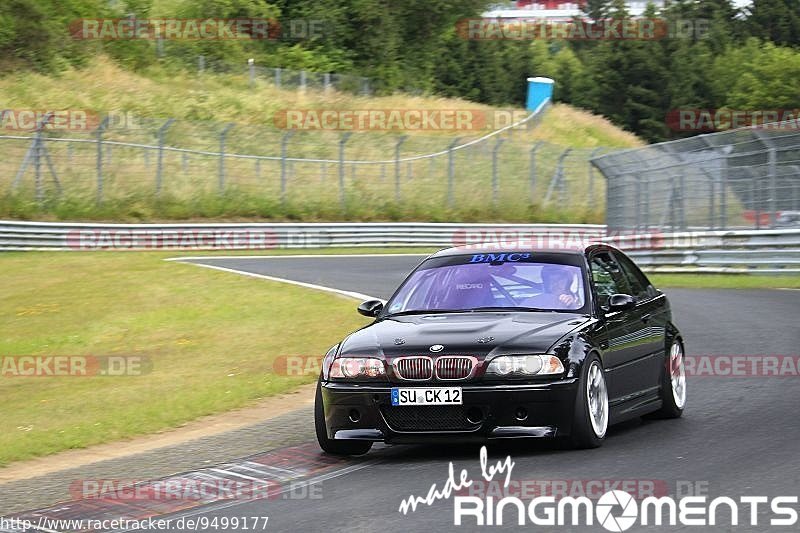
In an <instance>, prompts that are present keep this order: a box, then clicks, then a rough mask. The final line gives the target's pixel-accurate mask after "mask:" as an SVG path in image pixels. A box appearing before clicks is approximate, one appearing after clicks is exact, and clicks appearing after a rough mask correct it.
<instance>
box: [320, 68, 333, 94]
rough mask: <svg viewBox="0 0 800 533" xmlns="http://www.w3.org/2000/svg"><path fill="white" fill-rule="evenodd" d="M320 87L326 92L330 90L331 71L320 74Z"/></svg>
mask: <svg viewBox="0 0 800 533" xmlns="http://www.w3.org/2000/svg"><path fill="white" fill-rule="evenodd" d="M322 88H323V90H324V91H325V92H326V93H327V92H330V90H331V73H330V72H326V73H325V74H323V76H322Z"/></svg>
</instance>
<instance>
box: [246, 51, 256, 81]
mask: <svg viewBox="0 0 800 533" xmlns="http://www.w3.org/2000/svg"><path fill="white" fill-rule="evenodd" d="M247 71H248V73H249V75H250V87H255V86H256V60H255V59H253V58H252V57H251V58H250V59H248V60H247Z"/></svg>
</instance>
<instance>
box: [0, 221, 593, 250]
mask: <svg viewBox="0 0 800 533" xmlns="http://www.w3.org/2000/svg"><path fill="white" fill-rule="evenodd" d="M604 235H605V226H603V225H593V224H436V223H416V222H412V223H242V224H100V223H48V222H11V221H0V250H6V251H15V250H149V249H164V250H268V249H272V248H325V247H404V246H405V247H408V246H427V247H434V246H441V247H447V246H456V245H461V244H469V243H482V242H489V241H502V240H504V239H505V240H507V241H512V240H513V241H514V242H518V241H519V240H520V239H521V238H526V239H532V240H534V241H536V240H537V239H539V238H541V239H547V240H548V241H550V240H552V241H554V242H555V245H556V246H557V245H558V243H559V242H561V243H562V245H563V243H564V242H566V241H567V240H569V239H571V240H576V239H580V240H595V239H599V238H601V237H603V236H604ZM532 245H533V246H535V245H536V244H535V242H534V243H533V244H532Z"/></svg>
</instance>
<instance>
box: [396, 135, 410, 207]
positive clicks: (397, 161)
mask: <svg viewBox="0 0 800 533" xmlns="http://www.w3.org/2000/svg"><path fill="white" fill-rule="evenodd" d="M406 139H408V135H403V136H402V137H400V138H398V139H397V144H395V145H394V201H395V202H396V203H398V204H399V203H400V148H401V147H402V146H403V143H404V142H406Z"/></svg>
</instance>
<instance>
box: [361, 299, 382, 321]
mask: <svg viewBox="0 0 800 533" xmlns="http://www.w3.org/2000/svg"><path fill="white" fill-rule="evenodd" d="M381 311H383V302H382V301H380V300H367V301H366V302H362V303H361V305H359V306H358V312H359V313H361V314H362V315H364V316H368V317H372V318H374V317H376V316H378V315H379V314H380V312H381Z"/></svg>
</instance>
